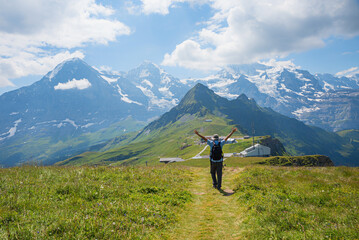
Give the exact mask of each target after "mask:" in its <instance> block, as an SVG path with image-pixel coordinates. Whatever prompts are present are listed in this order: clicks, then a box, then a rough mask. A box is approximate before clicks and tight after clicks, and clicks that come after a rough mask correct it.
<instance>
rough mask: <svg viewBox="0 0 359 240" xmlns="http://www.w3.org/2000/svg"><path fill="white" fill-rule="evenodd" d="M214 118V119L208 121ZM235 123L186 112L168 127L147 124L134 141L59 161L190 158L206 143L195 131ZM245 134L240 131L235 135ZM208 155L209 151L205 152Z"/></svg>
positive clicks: (225, 128)
mask: <svg viewBox="0 0 359 240" xmlns="http://www.w3.org/2000/svg"><path fill="white" fill-rule="evenodd" d="M206 119H211V120H212V122H206V121H205V120H206ZM232 127H233V125H230V124H229V122H228V121H227V120H226V119H223V118H220V117H217V116H213V115H206V116H204V117H199V116H198V115H194V116H193V115H189V114H187V115H184V116H183V117H182V118H181V119H180V120H179V121H177V122H174V123H171V124H168V125H167V126H166V127H164V128H160V129H155V130H153V131H149V132H146V131H147V130H146V128H145V129H144V130H143V131H142V133H141V134H139V135H138V136H137V137H136V138H135V139H134V140H132V142H131V143H129V144H127V145H125V146H121V147H118V148H113V149H111V150H107V151H104V152H86V153H83V154H81V155H78V156H75V157H72V158H70V159H67V160H65V161H63V162H59V163H57V164H58V165H78V166H80V165H84V164H87V165H94V164H100V165H108V164H111V165H112V166H116V165H119V164H120V165H127V164H145V162H146V161H147V162H148V164H150V165H156V164H158V161H159V159H160V158H161V157H181V158H183V159H189V158H192V157H194V156H196V155H197V154H198V153H199V152H201V151H202V149H203V148H204V147H205V145H202V144H200V141H199V140H200V139H199V138H198V137H197V136H196V135H195V134H194V133H193V130H194V129H198V130H199V131H201V133H203V134H205V135H212V134H213V133H218V134H220V135H227V134H228V133H229V132H230V131H231V129H232ZM239 136H241V133H236V134H235V135H234V137H239ZM251 144H252V140H251V139H246V140H242V141H239V143H237V144H231V145H225V148H224V151H225V152H228V151H233V150H236V151H241V150H243V149H245V148H247V147H249V146H250V145H251ZM206 154H207V155H208V151H205V152H204V153H203V155H206Z"/></svg>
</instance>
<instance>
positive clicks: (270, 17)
mask: <svg viewBox="0 0 359 240" xmlns="http://www.w3.org/2000/svg"><path fill="white" fill-rule="evenodd" d="M210 4H211V6H212V8H213V9H215V14H214V15H213V17H212V18H211V19H210V20H209V21H208V22H207V25H206V26H205V27H204V28H203V29H201V31H199V32H198V34H197V35H196V36H194V37H192V38H191V39H187V40H185V41H183V42H182V43H180V44H178V45H177V46H176V48H175V49H174V50H173V51H172V52H171V53H167V54H166V55H165V56H164V59H163V62H162V64H163V65H167V66H183V67H187V68H194V69H203V70H209V69H215V68H219V67H222V66H225V65H227V64H243V63H252V62H256V61H259V60H261V59H269V58H277V57H285V56H287V55H288V54H290V53H294V52H302V51H306V50H310V49H313V48H319V47H323V46H325V40H326V39H327V38H329V37H332V36H334V37H353V36H356V35H358V34H359V4H358V2H357V1H355V0H328V1H322V0H284V1H283V0H281V1H279V0H251V1H238V0H212V1H210Z"/></svg>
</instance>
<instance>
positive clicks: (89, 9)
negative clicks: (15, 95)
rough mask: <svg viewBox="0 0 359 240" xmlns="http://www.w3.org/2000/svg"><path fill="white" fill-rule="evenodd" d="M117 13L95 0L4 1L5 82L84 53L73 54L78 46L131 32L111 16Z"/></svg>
mask: <svg viewBox="0 0 359 240" xmlns="http://www.w3.org/2000/svg"><path fill="white" fill-rule="evenodd" d="M113 13H114V10H113V9H112V8H110V7H106V6H103V5H101V4H97V3H95V0H63V1H52V0H50V1H48V0H27V1H22V0H12V1H1V8H0V75H1V76H2V78H0V86H6V85H11V82H10V81H9V79H11V78H18V77H22V76H26V75H28V74H44V73H46V72H47V71H49V70H50V69H51V67H53V66H54V65H56V64H58V63H59V61H63V60H64V57H67V58H68V57H83V53H81V52H80V51H73V52H69V51H70V50H71V49H72V48H76V47H83V46H84V45H85V44H88V43H95V44H107V43H108V42H109V41H115V40H116V38H117V37H118V36H120V35H128V34H130V33H131V31H130V28H129V27H127V26H126V25H125V24H123V23H121V22H119V21H117V20H114V19H111V15H113ZM56 60H57V62H56V63H54V64H53V63H52V62H53V61H56ZM48 61H50V63H49V62H48Z"/></svg>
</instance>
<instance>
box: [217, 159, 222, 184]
mask: <svg viewBox="0 0 359 240" xmlns="http://www.w3.org/2000/svg"><path fill="white" fill-rule="evenodd" d="M222 169H223V162H220V163H218V165H217V178H218V185H217V187H218V189H219V188H221V187H222V173H223V172H222Z"/></svg>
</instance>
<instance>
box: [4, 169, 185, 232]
mask: <svg viewBox="0 0 359 240" xmlns="http://www.w3.org/2000/svg"><path fill="white" fill-rule="evenodd" d="M190 180H191V174H190V172H189V171H188V170H186V169H184V168H182V169H179V168H173V167H156V168H145V167H116V168H111V167H97V168H96V167H66V168H65V167H34V166H32V167H31V166H29V167H16V168H10V169H0V239H153V238H156V236H159V234H160V232H161V231H162V230H163V229H165V228H166V227H167V226H169V225H171V224H173V223H174V222H176V219H177V213H178V212H179V211H181V209H182V208H183V207H184V205H185V203H186V202H189V201H191V193H190V192H188V191H187V190H186V189H187V187H188V184H189V183H190Z"/></svg>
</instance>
